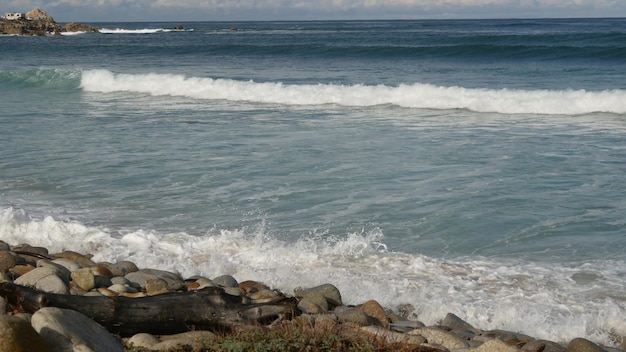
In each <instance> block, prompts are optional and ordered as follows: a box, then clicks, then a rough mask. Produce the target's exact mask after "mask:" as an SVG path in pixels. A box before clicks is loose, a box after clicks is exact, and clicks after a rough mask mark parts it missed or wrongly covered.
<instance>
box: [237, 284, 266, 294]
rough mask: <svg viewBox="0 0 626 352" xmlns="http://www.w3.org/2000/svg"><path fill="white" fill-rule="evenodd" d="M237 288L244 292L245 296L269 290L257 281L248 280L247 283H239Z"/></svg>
mask: <svg viewBox="0 0 626 352" xmlns="http://www.w3.org/2000/svg"><path fill="white" fill-rule="evenodd" d="M239 288H241V289H242V290H244V291H245V292H246V294H248V295H249V294H251V293H255V292H257V291H263V290H269V289H270V288H269V287H267V285H265V284H263V283H261V282H258V281H252V280H248V281H243V282H240V283H239Z"/></svg>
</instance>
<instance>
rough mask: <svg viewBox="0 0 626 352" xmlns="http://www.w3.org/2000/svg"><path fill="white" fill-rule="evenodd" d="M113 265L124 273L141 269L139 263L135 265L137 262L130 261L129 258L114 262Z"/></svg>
mask: <svg viewBox="0 0 626 352" xmlns="http://www.w3.org/2000/svg"><path fill="white" fill-rule="evenodd" d="M112 267H113V268H116V269H118V270H119V271H123V272H124V275H126V274H130V273H134V272H135V271H139V268H137V265H135V263H133V262H129V261H127V260H122V261H119V262H117V263H115V264H113V265H112ZM110 269H111V268H109V270H110ZM115 276H119V275H115Z"/></svg>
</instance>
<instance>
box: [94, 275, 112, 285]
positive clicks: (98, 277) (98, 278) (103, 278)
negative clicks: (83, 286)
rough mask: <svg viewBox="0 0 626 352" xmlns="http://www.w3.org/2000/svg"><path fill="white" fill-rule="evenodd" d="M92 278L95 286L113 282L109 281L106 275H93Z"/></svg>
mask: <svg viewBox="0 0 626 352" xmlns="http://www.w3.org/2000/svg"><path fill="white" fill-rule="evenodd" d="M93 279H94V284H95V285H96V287H109V286H111V285H113V282H112V281H111V279H109V278H108V277H106V276H102V275H94V277H93Z"/></svg>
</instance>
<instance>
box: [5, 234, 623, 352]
mask: <svg viewBox="0 0 626 352" xmlns="http://www.w3.org/2000/svg"><path fill="white" fill-rule="evenodd" d="M92 257H93V255H92V254H87V253H76V252H73V251H69V250H67V251H63V252H60V253H50V252H49V251H48V249H46V248H44V247H37V246H33V245H30V244H18V245H11V244H8V243H5V242H2V241H0V270H2V276H3V278H2V282H1V283H0V295H1V296H2V297H3V299H2V301H0V304H1V305H2V310H3V314H2V316H1V317H0V337H1V338H0V352H5V351H7V352H8V351H211V350H250V349H256V350H281V351H299V350H305V349H306V350H312V351H316V350H354V351H356V350H371V351H395V350H400V351H430V352H452V351H454V352H618V351H622V350H624V348H625V347H626V343H624V338H623V337H622V336H615V338H614V341H615V345H614V346H602V345H600V344H596V343H594V342H593V341H589V340H587V339H583V338H575V339H573V340H571V341H547V340H540V339H535V338H533V337H531V336H527V335H524V334H521V333H518V332H515V331H506V330H483V329H480V327H475V326H472V325H470V324H469V323H467V322H465V321H464V320H462V319H461V318H459V317H458V316H456V315H454V314H452V313H449V314H447V315H446V316H444V317H441V321H439V322H438V324H436V325H432V326H426V325H425V324H423V323H422V322H420V321H419V317H413V316H411V317H409V316H407V314H406V313H405V312H404V310H403V309H400V311H397V312H396V311H392V310H390V309H388V308H386V307H382V306H381V305H380V304H379V303H378V302H377V301H376V300H375V298H373V299H372V300H368V301H366V302H362V304H358V305H345V304H344V303H343V301H342V297H341V292H340V291H339V290H338V289H337V288H336V286H335V285H334V284H333V283H331V282H329V283H323V284H320V285H318V286H315V287H305V288H296V289H295V290H294V292H293V293H283V292H280V291H278V290H276V289H273V288H271V287H268V286H267V285H265V284H263V283H262V282H258V281H255V280H254V278H246V280H245V281H239V280H237V279H235V278H234V277H232V276H230V275H220V274H219V273H215V276H213V277H203V276H192V277H182V276H181V275H180V274H178V273H176V272H169V271H164V270H159V269H158V268H138V267H137V265H135V264H134V263H132V262H130V261H119V262H116V263H109V262H94V261H92V259H91V258H92ZM406 311H412V310H411V309H406ZM409 318H410V319H409ZM233 346H235V347H233ZM236 346H238V347H236Z"/></svg>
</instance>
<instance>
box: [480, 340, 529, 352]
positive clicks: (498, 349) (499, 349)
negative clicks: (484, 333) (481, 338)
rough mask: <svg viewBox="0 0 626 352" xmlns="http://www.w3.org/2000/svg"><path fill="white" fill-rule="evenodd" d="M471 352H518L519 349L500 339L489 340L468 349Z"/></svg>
mask: <svg viewBox="0 0 626 352" xmlns="http://www.w3.org/2000/svg"><path fill="white" fill-rule="evenodd" d="M470 351H471V352H519V351H520V350H519V348H517V347H515V346H512V345H509V344H507V343H505V342H504V341H502V340H500V339H497V338H495V339H492V340H489V341H487V342H485V343H483V344H482V345H480V346H478V347H475V348H472V349H470Z"/></svg>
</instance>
